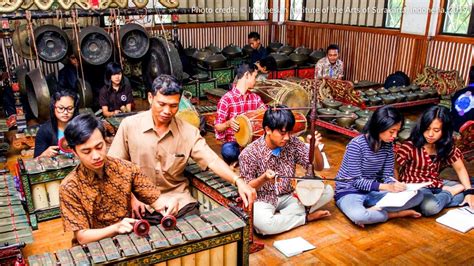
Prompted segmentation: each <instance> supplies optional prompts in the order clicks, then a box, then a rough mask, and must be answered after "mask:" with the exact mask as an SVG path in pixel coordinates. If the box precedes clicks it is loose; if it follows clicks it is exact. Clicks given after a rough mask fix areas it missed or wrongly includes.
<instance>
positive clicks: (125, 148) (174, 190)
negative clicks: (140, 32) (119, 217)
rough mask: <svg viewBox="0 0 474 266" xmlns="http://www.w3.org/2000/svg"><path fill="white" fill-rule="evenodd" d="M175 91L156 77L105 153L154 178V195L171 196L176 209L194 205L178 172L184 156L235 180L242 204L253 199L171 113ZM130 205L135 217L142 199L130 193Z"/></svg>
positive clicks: (196, 132)
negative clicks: (141, 107)
mask: <svg viewBox="0 0 474 266" xmlns="http://www.w3.org/2000/svg"><path fill="white" fill-rule="evenodd" d="M181 92H182V88H181V86H180V85H179V84H178V82H177V81H176V79H175V78H174V77H172V76H169V75H160V76H158V77H157V78H156V79H155V81H154V82H153V85H152V92H149V93H148V101H149V103H150V105H151V108H150V110H148V111H146V112H143V113H140V114H137V115H134V116H130V117H127V118H125V119H124V120H123V121H122V123H121V124H120V127H119V129H118V131H117V134H116V135H115V138H114V141H113V143H112V146H111V147H110V150H109V155H110V156H114V157H117V158H122V159H126V160H130V161H132V162H133V163H136V164H138V165H139V166H140V168H141V169H142V171H143V172H144V173H145V174H146V175H148V176H149V177H151V178H153V179H154V181H155V184H157V186H158V188H159V189H160V191H161V192H162V195H161V196H160V198H164V199H166V200H168V199H177V200H178V202H179V209H180V210H181V209H183V207H186V210H189V211H191V210H192V209H194V210H196V209H197V204H196V200H195V199H194V198H193V197H192V196H191V193H190V191H189V180H188V179H187V178H186V177H184V175H183V172H184V168H185V166H186V163H187V161H188V159H189V158H192V159H193V160H194V161H196V162H197V163H198V164H199V165H200V166H201V167H202V168H203V169H205V168H207V167H209V168H210V169H211V170H212V171H214V172H215V173H216V174H217V175H219V176H220V177H222V178H223V179H225V180H227V181H229V182H231V183H232V184H236V185H237V187H238V189H239V194H240V196H241V197H242V199H243V201H244V204H245V205H246V206H247V205H248V204H249V203H250V204H251V203H252V202H253V200H254V199H255V197H256V194H255V190H254V189H253V188H251V187H250V186H248V185H247V184H246V183H245V181H244V180H243V179H242V178H240V176H238V175H237V174H235V173H234V172H233V171H232V170H231V169H230V168H229V166H228V165H227V164H226V163H225V162H224V161H223V160H222V159H220V158H219V156H218V155H217V154H216V153H215V152H214V151H213V150H212V149H211V148H210V147H209V146H208V145H207V143H206V141H205V139H204V138H203V137H202V136H201V135H200V134H199V130H198V129H197V128H195V127H194V126H192V125H191V124H188V123H186V122H184V121H182V120H181V119H179V118H177V117H175V115H176V113H177V112H178V106H179V101H180V98H181ZM132 207H133V210H134V213H135V214H136V215H137V216H141V215H143V214H144V213H145V209H144V205H143V203H141V202H138V201H136V199H134V198H133V197H132ZM181 213H182V212H181ZM183 215H185V214H183Z"/></svg>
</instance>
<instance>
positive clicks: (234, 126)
mask: <svg viewBox="0 0 474 266" xmlns="http://www.w3.org/2000/svg"><path fill="white" fill-rule="evenodd" d="M257 73H258V71H257V69H256V67H255V66H254V65H253V64H251V65H249V64H245V63H244V64H242V65H240V66H239V67H238V69H237V73H236V76H235V78H236V81H235V82H234V84H233V85H232V89H231V90H230V91H228V92H227V93H226V94H224V96H222V98H221V99H220V100H219V103H217V118H216V121H215V126H214V128H215V132H216V139H218V140H221V141H222V142H224V144H223V145H222V149H221V154H222V157H223V159H224V161H225V162H226V163H228V164H232V163H235V162H237V161H238V158H239V154H240V148H239V146H238V145H237V143H236V142H235V137H234V133H235V132H236V131H238V130H239V124H238V123H237V122H236V121H235V119H234V118H235V117H236V116H237V115H240V114H243V113H245V112H248V111H254V110H257V109H259V108H265V104H264V103H263V101H262V99H261V98H260V96H258V95H257V94H255V93H253V92H250V91H249V90H250V89H252V88H253V87H254V86H255V82H256V77H257Z"/></svg>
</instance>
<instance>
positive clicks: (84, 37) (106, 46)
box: [79, 26, 113, 66]
mask: <svg viewBox="0 0 474 266" xmlns="http://www.w3.org/2000/svg"><path fill="white" fill-rule="evenodd" d="M79 44H80V47H81V55H82V59H83V60H84V61H85V62H86V63H88V64H91V65H96V66H97V65H102V64H105V63H107V61H109V59H110V57H111V56H112V52H113V43H112V39H111V38H110V35H109V34H108V33H107V32H106V31H105V30H104V29H102V28H100V27H97V26H89V27H87V28H85V29H83V30H82V31H81V34H80V36H79Z"/></svg>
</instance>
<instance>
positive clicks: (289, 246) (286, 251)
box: [273, 237, 316, 257]
mask: <svg viewBox="0 0 474 266" xmlns="http://www.w3.org/2000/svg"><path fill="white" fill-rule="evenodd" d="M273 246H274V247H275V248H276V249H278V250H279V251H280V252H281V253H283V255H285V256H287V257H291V256H295V255H298V254H301V253H303V252H305V251H308V250H311V249H315V248H316V247H315V246H313V245H312V244H311V243H309V242H308V241H306V240H305V239H303V238H302V237H295V238H290V239H285V240H278V241H275V242H273Z"/></svg>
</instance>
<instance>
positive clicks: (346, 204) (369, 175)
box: [335, 106, 423, 227]
mask: <svg viewBox="0 0 474 266" xmlns="http://www.w3.org/2000/svg"><path fill="white" fill-rule="evenodd" d="M403 122H404V119H403V116H402V114H401V113H400V112H399V111H398V110H396V109H395V108H393V107H391V106H384V107H381V108H379V109H377V110H376V111H375V112H374V114H373V115H372V117H371V118H370V120H369V122H368V123H367V124H366V125H365V128H364V130H363V132H364V134H362V135H360V136H357V137H355V138H354V139H352V140H351V142H349V144H348V145H347V147H346V152H345V154H344V159H343V161H342V164H341V168H340V169H339V172H338V173H337V177H336V178H338V179H346V180H344V181H337V182H336V195H335V200H336V205H337V206H338V207H339V209H340V210H341V211H342V212H343V213H344V214H345V215H346V216H347V217H348V218H349V219H351V221H353V222H354V223H355V224H357V225H359V226H361V227H364V225H365V224H374V223H380V222H385V221H387V220H388V219H391V218H396V217H407V216H408V217H414V218H418V217H420V216H421V214H420V213H418V212H416V211H414V210H409V209H411V208H413V207H415V206H417V205H419V204H420V203H421V201H422V200H423V195H422V194H421V193H418V194H417V195H415V196H414V197H413V198H411V199H410V200H409V201H408V202H407V203H406V204H405V205H403V206H401V207H384V208H378V207H374V206H375V204H376V203H377V202H378V201H379V200H380V199H382V197H383V196H384V195H385V194H386V193H387V192H400V191H403V190H405V189H406V185H405V184H404V183H400V182H398V181H396V180H395V179H393V175H394V152H393V141H394V140H395V138H396V137H397V134H398V131H400V128H401V127H402V125H403Z"/></svg>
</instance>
